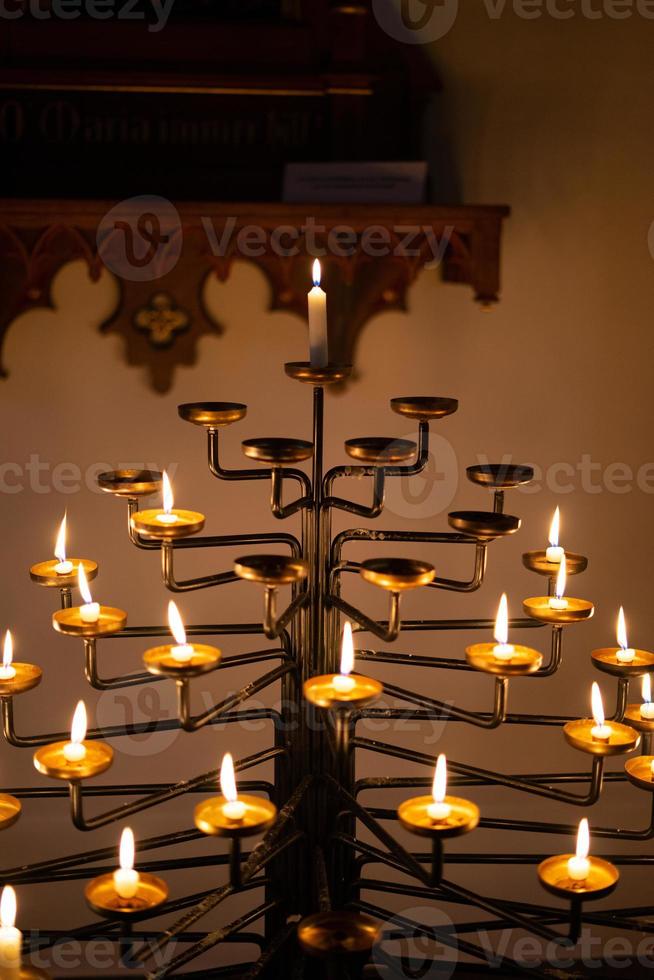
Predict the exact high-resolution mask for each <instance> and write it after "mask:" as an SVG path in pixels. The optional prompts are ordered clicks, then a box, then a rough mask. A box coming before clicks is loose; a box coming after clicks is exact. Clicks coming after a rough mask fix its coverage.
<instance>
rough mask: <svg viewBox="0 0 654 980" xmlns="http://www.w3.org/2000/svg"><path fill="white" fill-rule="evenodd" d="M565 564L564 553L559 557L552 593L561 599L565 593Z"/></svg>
mask: <svg viewBox="0 0 654 980" xmlns="http://www.w3.org/2000/svg"><path fill="white" fill-rule="evenodd" d="M565 566H566V558H565V554H564V555H563V558H562V559H561V564H560V565H559V574H558V575H557V576H556V587H555V589H554V594H555V595H556V598H557V599H562V598H563V596H564V595H565V580H566V575H567V570H566V567H565Z"/></svg>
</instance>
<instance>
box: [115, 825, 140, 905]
mask: <svg viewBox="0 0 654 980" xmlns="http://www.w3.org/2000/svg"><path fill="white" fill-rule="evenodd" d="M119 864H120V867H119V868H118V870H117V871H114V888H115V889H116V892H117V893H118V895H119V896H120V898H134V896H135V895H136V893H137V891H138V887H139V873H138V871H135V870H134V834H133V833H132V831H131V829H130V828H129V827H125V829H124V830H123V832H122V834H121V835H120V851H119Z"/></svg>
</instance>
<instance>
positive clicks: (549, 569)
mask: <svg viewBox="0 0 654 980" xmlns="http://www.w3.org/2000/svg"><path fill="white" fill-rule="evenodd" d="M522 564H523V565H524V566H525V568H528V569H529V571H530V572H536V574H537V575H549V576H550V578H554V579H555V578H556V577H557V575H558V574H559V569H560V567H561V563H560V562H558V561H548V560H547V552H546V551H526V552H525V553H524V555H523V556H522ZM587 568H588V559H587V558H586V556H585V555H576V554H575V553H574V551H566V553H565V571H566V575H580V574H581V573H582V572H585V571H586V569H587Z"/></svg>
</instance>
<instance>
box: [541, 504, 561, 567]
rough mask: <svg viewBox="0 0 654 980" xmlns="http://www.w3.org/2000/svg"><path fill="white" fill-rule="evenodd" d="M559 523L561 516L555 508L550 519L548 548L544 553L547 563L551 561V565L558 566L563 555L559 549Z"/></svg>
mask: <svg viewBox="0 0 654 980" xmlns="http://www.w3.org/2000/svg"><path fill="white" fill-rule="evenodd" d="M560 523H561V514H560V512H559V508H558V507H557V508H556V510H555V511H554V516H553V517H552V523H551V524H550V534H549V539H550V546H549V548H548V549H547V551H546V552H545V558H546V559H547V561H551V562H552V564H556V565H558V564H559V563H560V561H561V560H562V558H563V556H564V555H565V551H564V550H563V548H561V547H559V528H560Z"/></svg>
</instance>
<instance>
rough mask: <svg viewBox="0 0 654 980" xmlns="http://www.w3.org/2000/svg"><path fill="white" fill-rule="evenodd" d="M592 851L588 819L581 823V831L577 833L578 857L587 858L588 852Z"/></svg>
mask: <svg viewBox="0 0 654 980" xmlns="http://www.w3.org/2000/svg"><path fill="white" fill-rule="evenodd" d="M589 851H590V830H589V829H588V820H587V819H586V817H584V818H583V820H580V821H579V830H578V831H577V857H578V858H587V857H588V852H589Z"/></svg>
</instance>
